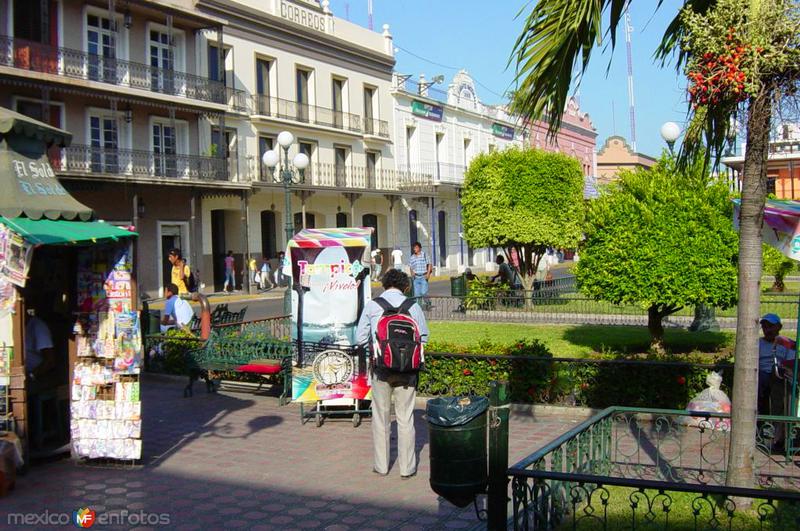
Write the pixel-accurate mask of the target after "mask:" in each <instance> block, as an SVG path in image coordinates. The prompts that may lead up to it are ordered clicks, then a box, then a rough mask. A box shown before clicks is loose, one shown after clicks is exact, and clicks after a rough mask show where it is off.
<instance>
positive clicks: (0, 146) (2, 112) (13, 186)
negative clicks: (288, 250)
mask: <svg viewBox="0 0 800 531" xmlns="http://www.w3.org/2000/svg"><path fill="white" fill-rule="evenodd" d="M71 139H72V135H70V134H69V133H67V132H66V131H62V130H61V129H58V128H56V127H53V126H50V125H47V124H45V123H42V122H39V121H36V120H34V119H32V118H28V117H27V116H23V115H21V114H19V113H16V112H13V111H10V110H8V109H4V108H2V107H0V140H2V142H0V190H2V191H3V194H2V195H0V216H5V217H6V218H16V217H20V216H25V217H28V218H31V219H40V218H48V219H76V218H77V219H81V220H84V221H86V220H89V219H92V218H93V217H94V212H93V211H92V209H91V208H89V207H87V206H86V205H84V204H82V203H80V202H79V201H78V200H77V199H75V198H74V197H72V196H71V195H70V194H69V192H67V190H66V189H64V187H63V186H62V185H61V183H60V182H58V178H57V177H56V174H55V172H54V171H53V168H52V167H51V166H50V160H48V157H47V151H46V150H47V148H48V147H49V146H52V145H57V146H68V145H69V143H70V140H71Z"/></svg>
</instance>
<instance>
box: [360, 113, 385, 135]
mask: <svg viewBox="0 0 800 531" xmlns="http://www.w3.org/2000/svg"><path fill="white" fill-rule="evenodd" d="M364 134H365V135H374V136H379V137H382V138H389V122H387V121H386V120H379V119H377V118H367V117H365V118H364Z"/></svg>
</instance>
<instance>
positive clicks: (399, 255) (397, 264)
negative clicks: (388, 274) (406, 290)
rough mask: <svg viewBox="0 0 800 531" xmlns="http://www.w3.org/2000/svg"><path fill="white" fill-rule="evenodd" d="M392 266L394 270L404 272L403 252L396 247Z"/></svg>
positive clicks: (393, 252)
mask: <svg viewBox="0 0 800 531" xmlns="http://www.w3.org/2000/svg"><path fill="white" fill-rule="evenodd" d="M392 264H393V265H394V268H395V269H397V270H399V271H402V270H403V251H401V250H400V249H398V248H397V247H395V249H394V251H392Z"/></svg>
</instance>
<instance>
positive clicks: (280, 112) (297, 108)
mask: <svg viewBox="0 0 800 531" xmlns="http://www.w3.org/2000/svg"><path fill="white" fill-rule="evenodd" d="M253 114H256V115H259V116H273V117H276V118H281V119H284V120H293V121H296V122H303V123H310V124H316V125H322V126H325V127H333V128H334V129H342V130H345V131H352V132H354V133H360V132H361V131H362V127H361V126H362V124H361V116H359V115H357V114H353V113H349V112H344V111H339V110H335V109H331V108H328V107H322V106H320V105H311V104H308V103H301V102H297V101H292V100H286V99H283V98H276V97H272V96H265V95H262V94H256V95H254V96H253Z"/></svg>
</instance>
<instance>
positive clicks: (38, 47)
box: [0, 35, 246, 110]
mask: <svg viewBox="0 0 800 531" xmlns="http://www.w3.org/2000/svg"><path fill="white" fill-rule="evenodd" d="M0 64H2V65H3V66H10V67H14V68H19V69H23V70H30V71H34V72H40V73H44V74H55V75H59V76H64V77H68V78H72V79H81V80H88V81H97V82H100V83H107V84H111V85H117V86H122V87H130V88H136V89H142V90H147V91H150V92H158V93H161V94H167V95H169V96H180V97H184V98H191V99H196V100H201V101H205V102H210V103H221V104H226V105H228V106H229V107H231V108H233V109H235V110H243V108H244V107H243V106H246V98H245V92H244V91H242V90H238V89H233V88H230V87H226V86H225V85H224V84H223V83H222V82H220V81H215V80H213V79H210V78H207V77H202V76H197V75H194V74H188V73H186V72H178V71H176V70H172V69H168V68H160V67H155V66H150V65H147V64H143V63H136V62H133V61H125V60H122V59H117V58H115V57H105V56H102V55H95V54H91V53H88V52H84V51H81V50H72V49H69V48H61V47H57V46H50V45H47V44H41V43H38V42H33V41H28V40H25V39H18V38H14V37H10V36H7V35H2V36H0Z"/></svg>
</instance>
